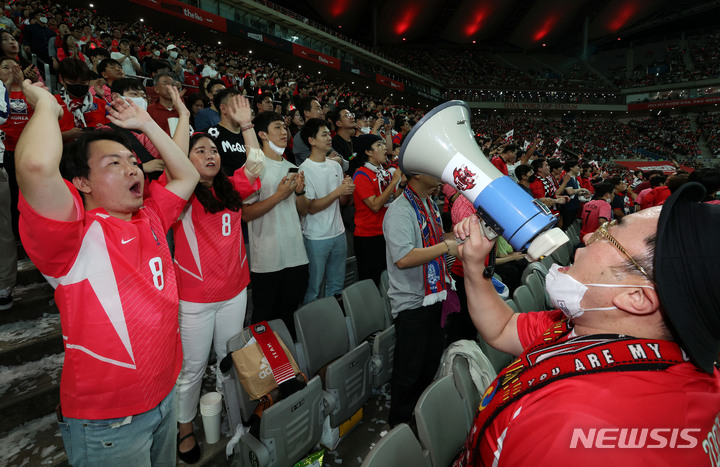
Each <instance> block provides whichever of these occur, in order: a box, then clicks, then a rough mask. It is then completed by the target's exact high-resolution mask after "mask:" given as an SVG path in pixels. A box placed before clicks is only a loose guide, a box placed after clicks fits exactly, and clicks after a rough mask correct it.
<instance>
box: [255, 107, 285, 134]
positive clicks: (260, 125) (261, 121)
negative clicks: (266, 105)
mask: <svg viewBox="0 0 720 467" xmlns="http://www.w3.org/2000/svg"><path fill="white" fill-rule="evenodd" d="M277 121H280V122H284V121H285V119H284V118H283V117H282V115H280V114H279V113H277V112H263V113H261V114H258V115H257V116H256V117H255V118H254V119H253V121H252V123H253V125H255V133H256V134H258V133H259V132H261V131H264V132H266V133H267V131H268V128H270V124H271V123H274V122H277ZM259 139H260V135H259V134H258V140H259Z"/></svg>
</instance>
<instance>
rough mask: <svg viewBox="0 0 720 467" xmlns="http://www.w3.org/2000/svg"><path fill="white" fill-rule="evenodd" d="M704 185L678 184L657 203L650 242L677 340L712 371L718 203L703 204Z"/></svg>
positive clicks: (719, 291) (716, 338)
mask: <svg viewBox="0 0 720 467" xmlns="http://www.w3.org/2000/svg"><path fill="white" fill-rule="evenodd" d="M704 197H705V188H704V187H703V186H702V185H701V184H699V183H695V182H690V183H686V184H684V185H682V186H681V187H680V188H679V189H678V190H677V191H676V192H675V193H673V194H672V196H670V197H669V198H668V199H667V200H666V201H665V203H664V204H663V207H662V211H661V212H660V220H659V222H658V229H657V243H656V246H655V279H656V283H657V293H658V295H659V296H660V302H661V303H662V306H663V309H664V310H665V314H666V316H667V318H668V320H669V321H670V325H671V327H672V330H673V332H674V334H675V336H676V338H677V339H678V340H679V344H680V345H681V347H682V348H683V349H685V351H686V352H687V354H688V356H689V357H690V359H691V360H692V362H693V363H694V364H695V365H696V366H698V367H699V368H701V369H702V370H704V371H706V372H708V373H712V372H713V363H714V362H715V360H716V359H717V358H718V354H719V353H720V287H719V286H718V279H720V241H718V237H717V235H718V232H720V205H716V204H708V203H703V202H702V200H703V199H704Z"/></svg>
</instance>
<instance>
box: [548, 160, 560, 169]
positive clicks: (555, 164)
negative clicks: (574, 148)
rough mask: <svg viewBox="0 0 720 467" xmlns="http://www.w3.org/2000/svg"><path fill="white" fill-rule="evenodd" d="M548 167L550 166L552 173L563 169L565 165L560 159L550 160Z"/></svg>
mask: <svg viewBox="0 0 720 467" xmlns="http://www.w3.org/2000/svg"><path fill="white" fill-rule="evenodd" d="M548 165H549V166H550V171H553V170H556V169H560V168H562V166H563V163H562V162H560V159H550V160H549V161H548Z"/></svg>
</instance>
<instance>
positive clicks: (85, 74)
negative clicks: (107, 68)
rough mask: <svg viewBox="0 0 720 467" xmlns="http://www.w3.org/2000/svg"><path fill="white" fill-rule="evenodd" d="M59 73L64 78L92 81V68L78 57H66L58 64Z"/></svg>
mask: <svg viewBox="0 0 720 467" xmlns="http://www.w3.org/2000/svg"><path fill="white" fill-rule="evenodd" d="M58 74H59V75H60V76H61V77H62V78H63V79H64V80H70V81H78V80H81V81H90V79H91V76H90V68H88V66H87V64H86V63H85V62H84V61H82V60H79V59H77V58H66V59H65V60H63V61H62V62H60V65H59V66H58Z"/></svg>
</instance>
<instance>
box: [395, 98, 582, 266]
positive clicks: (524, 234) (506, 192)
mask: <svg viewBox="0 0 720 467" xmlns="http://www.w3.org/2000/svg"><path fill="white" fill-rule="evenodd" d="M400 169H401V170H402V171H403V172H404V173H405V174H407V175H410V174H427V175H432V176H434V177H438V178H441V179H442V180H443V181H445V182H447V183H449V184H451V185H452V186H453V187H455V188H456V189H457V190H458V191H459V192H461V193H462V194H463V195H464V196H465V197H466V198H467V199H468V200H470V201H471V202H472V203H473V206H475V208H476V209H477V212H478V215H479V216H480V217H481V219H482V221H483V224H484V225H483V228H484V229H485V234H486V236H487V237H488V238H490V239H492V238H495V237H496V236H497V235H502V236H503V237H504V238H505V240H507V241H508V243H509V244H510V245H511V246H512V247H513V249H514V250H515V251H526V254H527V255H528V256H529V257H530V258H531V259H532V260H537V259H539V258H542V257H543V256H547V255H549V254H550V253H552V252H553V251H555V250H556V249H557V248H558V247H559V246H560V245H562V244H563V243H566V242H567V241H568V237H567V235H565V233H564V232H563V231H562V230H560V229H558V228H554V225H555V222H556V220H557V219H556V218H555V217H554V216H553V215H552V214H551V213H550V211H549V210H548V208H547V207H546V206H545V205H544V204H543V203H541V202H539V201H537V200H534V199H533V198H532V196H530V195H529V194H527V193H526V192H525V191H524V190H523V189H522V188H520V186H519V185H518V184H517V183H515V181H514V180H513V179H511V178H510V177H507V176H504V175H503V174H502V173H501V172H500V171H499V170H498V169H497V168H496V167H495V166H494V165H492V164H491V163H490V161H488V159H487V158H486V157H485V155H484V154H483V152H482V150H481V149H480V147H479V146H478V145H477V143H476V142H475V137H474V136H473V132H472V129H471V127H470V107H469V106H468V105H467V104H466V103H465V102H463V101H450V102H446V103H444V104H441V105H439V106H437V107H435V108H434V109H433V110H431V111H430V112H429V113H428V114H427V115H425V117H423V118H422V120H420V121H419V122H418V123H417V125H415V127H414V128H413V129H412V131H410V134H408V136H407V137H406V138H405V141H404V142H403V145H402V148H401V149H400Z"/></svg>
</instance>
